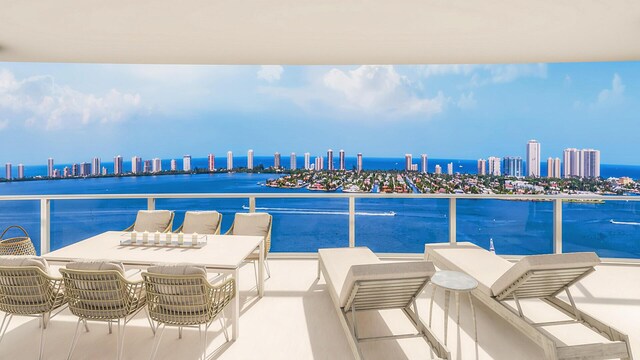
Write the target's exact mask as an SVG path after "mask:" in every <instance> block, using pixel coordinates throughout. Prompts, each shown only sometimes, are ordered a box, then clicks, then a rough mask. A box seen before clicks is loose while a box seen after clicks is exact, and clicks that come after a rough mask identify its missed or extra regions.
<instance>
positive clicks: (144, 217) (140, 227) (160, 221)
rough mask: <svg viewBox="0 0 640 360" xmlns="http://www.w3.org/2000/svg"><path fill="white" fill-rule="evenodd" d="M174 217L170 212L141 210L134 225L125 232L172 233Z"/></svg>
mask: <svg viewBox="0 0 640 360" xmlns="http://www.w3.org/2000/svg"><path fill="white" fill-rule="evenodd" d="M173 215H174V214H173V211H170V210H140V211H138V215H136V221H135V222H134V223H133V225H131V226H129V227H128V228H126V229H124V231H137V232H144V231H148V232H151V233H154V232H156V231H159V232H161V233H166V232H170V231H171V229H172V228H173Z"/></svg>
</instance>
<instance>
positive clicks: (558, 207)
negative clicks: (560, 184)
mask: <svg viewBox="0 0 640 360" xmlns="http://www.w3.org/2000/svg"><path fill="white" fill-rule="evenodd" d="M553 253H554V254H562V199H555V200H553Z"/></svg>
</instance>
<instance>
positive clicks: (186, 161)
mask: <svg viewBox="0 0 640 360" xmlns="http://www.w3.org/2000/svg"><path fill="white" fill-rule="evenodd" d="M182 171H191V155H185V156H183V157H182Z"/></svg>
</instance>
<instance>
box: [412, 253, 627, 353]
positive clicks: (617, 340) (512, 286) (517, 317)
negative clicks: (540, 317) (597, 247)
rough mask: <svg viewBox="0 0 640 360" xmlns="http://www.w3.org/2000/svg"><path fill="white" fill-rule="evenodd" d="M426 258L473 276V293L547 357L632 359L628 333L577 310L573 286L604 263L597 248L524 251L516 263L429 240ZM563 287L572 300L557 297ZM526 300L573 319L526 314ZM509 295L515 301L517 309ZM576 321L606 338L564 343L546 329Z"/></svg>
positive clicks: (490, 254)
mask: <svg viewBox="0 0 640 360" xmlns="http://www.w3.org/2000/svg"><path fill="white" fill-rule="evenodd" d="M425 258H426V260H429V261H433V262H434V263H435V264H436V265H437V266H438V267H440V268H443V269H446V270H455V271H461V272H464V273H466V274H468V275H470V276H472V277H473V278H475V279H476V280H477V281H478V284H479V285H478V288H477V289H476V290H474V291H473V292H472V295H473V296H474V297H475V298H476V299H478V300H480V301H481V302H483V303H484V304H485V305H486V306H487V307H489V308H490V309H491V310H492V311H494V312H495V313H496V314H498V315H499V316H501V317H503V318H504V319H505V320H506V321H508V322H509V323H510V324H512V325H513V326H515V327H516V328H517V329H518V330H519V331H520V332H522V333H523V334H524V335H526V336H527V337H529V338H530V339H531V340H533V341H534V342H535V343H537V344H538V345H540V346H541V347H542V348H543V350H544V352H545V357H546V358H547V359H554V360H555V359H614V358H620V359H632V355H631V347H630V345H629V338H628V336H627V335H625V334H623V333H621V332H620V331H618V330H616V329H614V328H613V327H611V326H609V325H606V324H604V323H603V322H601V321H600V320H598V319H596V318H594V317H592V316H590V315H588V314H586V313H584V312H582V311H580V310H578V308H577V307H576V304H575V302H574V300H573V297H572V295H571V292H570V290H569V288H570V287H571V286H572V285H573V284H575V283H576V282H578V281H580V280H581V279H583V278H584V277H585V276H587V275H589V274H590V273H591V272H593V271H594V270H595V268H594V267H595V266H596V265H598V264H599V263H600V259H599V258H598V256H597V255H596V254H595V253H566V254H550V255H533V256H525V257H523V258H522V259H520V261H518V262H517V263H515V264H513V263H511V262H509V261H508V260H506V259H504V258H502V257H500V256H498V255H496V254H495V253H492V252H490V251H487V250H485V249H483V248H480V247H478V246H477V245H475V244H472V243H468V242H462V243H457V244H449V243H443V244H426V245H425ZM562 292H565V293H566V294H567V297H568V298H569V303H567V302H565V301H563V300H561V299H559V298H558V297H557V295H558V294H560V293H562ZM522 299H540V300H542V301H544V302H545V303H546V304H548V305H550V308H549V311H553V309H555V310H558V311H559V312H560V313H562V314H564V315H566V316H568V317H569V318H570V319H569V320H561V321H546V322H539V323H535V322H533V321H531V320H530V319H529V318H527V317H526V316H525V314H524V312H523V310H522V306H521V304H520V300H522ZM507 300H513V301H514V302H515V308H514V307H513V306H511V305H509V304H508V303H507V302H506V301H507ZM572 323H582V324H584V325H586V326H588V327H590V328H591V329H594V330H596V331H597V332H598V333H600V334H601V335H602V336H604V338H606V340H607V341H603V342H599V343H589V344H579V345H566V344H565V343H562V342H561V341H557V339H555V337H554V336H552V335H551V334H550V333H549V332H548V331H545V330H543V329H542V328H543V327H549V326H556V325H566V324H572ZM603 340H605V339H603Z"/></svg>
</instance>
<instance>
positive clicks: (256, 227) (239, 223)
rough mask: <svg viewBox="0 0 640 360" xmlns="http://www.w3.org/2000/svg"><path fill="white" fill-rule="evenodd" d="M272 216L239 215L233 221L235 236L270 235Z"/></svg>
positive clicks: (258, 214) (264, 214) (256, 214)
mask: <svg viewBox="0 0 640 360" xmlns="http://www.w3.org/2000/svg"><path fill="white" fill-rule="evenodd" d="M270 228H271V215H269V214H267V213H237V214H236V217H235V219H234V221H233V235H254V236H264V237H266V236H267V235H269V230H270Z"/></svg>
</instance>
